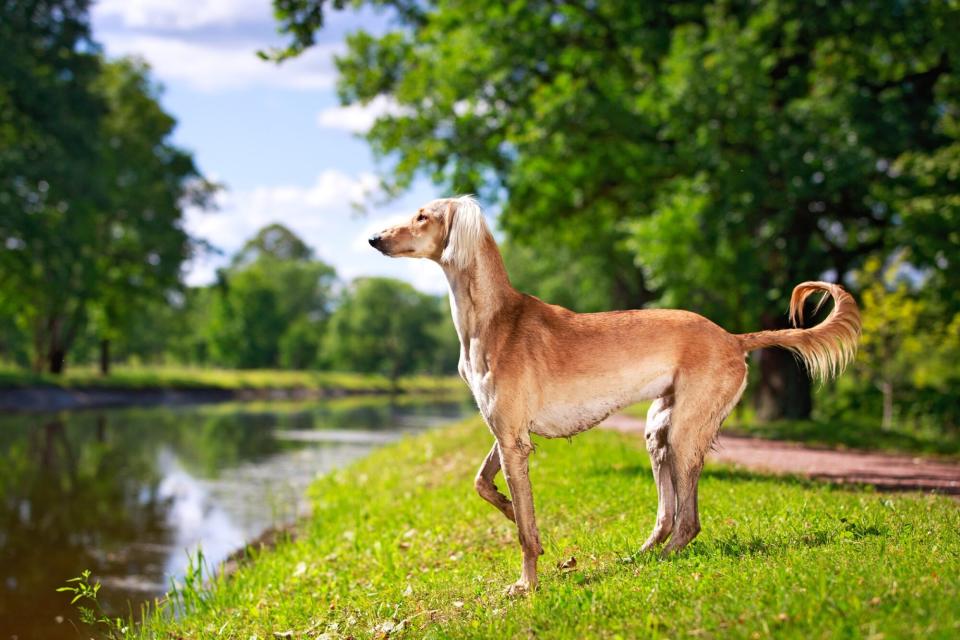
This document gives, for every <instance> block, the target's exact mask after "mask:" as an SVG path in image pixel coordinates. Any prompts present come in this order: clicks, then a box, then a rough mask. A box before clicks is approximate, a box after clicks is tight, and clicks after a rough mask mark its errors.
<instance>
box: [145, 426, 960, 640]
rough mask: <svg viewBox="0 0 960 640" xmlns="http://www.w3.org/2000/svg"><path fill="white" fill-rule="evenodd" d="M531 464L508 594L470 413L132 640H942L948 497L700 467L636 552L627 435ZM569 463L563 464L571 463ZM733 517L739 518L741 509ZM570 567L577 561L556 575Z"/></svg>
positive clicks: (317, 491)
mask: <svg viewBox="0 0 960 640" xmlns="http://www.w3.org/2000/svg"><path fill="white" fill-rule="evenodd" d="M537 444H538V446H537V453H536V454H535V455H534V456H533V457H532V458H531V476H532V478H533V482H534V487H535V491H536V496H537V514H538V518H539V523H540V531H541V539H542V541H543V544H544V548H545V552H546V553H545V554H544V555H543V556H542V558H541V562H540V566H541V584H540V588H539V590H538V591H537V592H536V593H534V594H532V595H531V596H529V597H525V598H519V599H517V598H509V597H507V596H505V595H504V594H503V587H504V586H505V585H506V584H508V583H510V582H512V581H513V580H515V579H516V574H517V571H519V555H520V554H519V549H518V546H517V542H516V528H515V526H514V525H513V523H511V522H508V521H507V520H506V519H504V518H503V517H502V516H501V515H500V514H499V513H498V512H496V511H495V510H494V509H493V508H491V507H490V505H489V504H487V503H486V502H484V501H483V500H481V499H480V498H479V497H477V495H476V493H475V492H474V490H473V482H472V480H473V475H474V474H475V473H476V465H477V464H478V463H479V461H480V460H482V459H483V456H484V455H485V454H486V452H487V450H488V449H489V445H490V434H489V432H488V430H487V429H486V427H485V426H484V425H483V424H482V422H481V421H480V420H479V419H474V420H471V421H469V422H468V423H466V424H463V425H460V426H457V427H453V428H449V429H444V430H441V431H435V432H431V433H428V434H425V435H423V436H420V437H417V438H411V439H407V440H405V441H403V442H400V443H398V444H396V445H392V446H389V447H386V448H384V449H381V450H380V451H377V452H375V453H374V454H372V455H371V456H370V457H369V458H367V459H364V460H362V461H360V462H359V463H358V464H356V465H354V466H353V467H352V468H349V469H346V470H343V471H341V472H337V473H334V474H331V475H330V476H327V477H325V478H322V479H321V480H319V481H318V482H317V483H316V484H315V486H314V487H313V489H312V496H313V501H314V511H313V515H312V516H311V518H310V520H309V521H307V522H306V523H304V524H303V526H302V527H301V535H300V536H299V538H298V539H297V540H296V541H295V542H287V543H282V544H281V545H280V546H279V547H278V548H277V549H275V550H272V551H265V552H263V553H260V554H258V555H256V556H254V558H253V559H252V561H251V562H249V563H247V564H246V565H245V566H243V567H241V568H240V570H239V571H238V573H236V574H235V575H234V576H232V577H231V578H230V579H229V580H223V581H217V582H216V583H215V584H213V585H212V587H211V590H210V592H209V594H208V597H207V598H206V600H205V601H204V602H203V604H202V605H201V606H199V607H197V608H196V609H194V610H192V611H191V612H189V613H188V614H187V615H185V616H182V617H180V618H177V619H172V618H170V617H169V616H162V615H161V616H156V617H152V618H150V619H149V620H148V621H147V622H146V624H145V626H144V627H142V628H140V629H137V630H136V636H137V637H142V638H155V637H167V636H172V637H178V636H182V637H191V636H195V635H203V634H204V633H207V631H206V630H210V629H212V630H215V631H219V632H220V633H221V635H222V636H224V637H244V638H246V637H249V636H250V635H252V634H257V636H258V637H261V638H263V637H267V638H269V637H271V636H272V635H274V634H281V635H282V634H284V633H286V632H288V631H289V632H292V635H293V636H294V637H296V636H298V635H304V636H309V637H313V636H322V634H327V635H328V636H329V637H333V638H338V637H349V636H354V637H358V638H359V637H365V636H368V635H373V636H377V635H386V631H385V630H387V629H389V630H390V633H389V635H390V636H391V637H393V636H398V637H416V638H514V637H530V636H536V637H538V638H617V637H621V638H639V637H651V638H677V637H702V636H706V637H737V638H740V637H743V638H750V637H766V636H770V635H776V636H777V637H786V638H826V637H864V636H868V635H870V634H872V633H878V632H880V631H882V632H883V633H884V634H885V635H887V636H889V637H916V636H923V637H950V636H951V635H956V632H957V631H958V629H960V619H958V613H957V612H958V611H960V578H958V576H960V566H958V558H960V554H958V551H960V538H958V536H957V534H956V531H957V528H958V527H960V511H958V510H957V508H956V505H955V504H953V503H952V501H951V500H949V499H948V498H944V497H935V496H920V495H884V494H877V493H875V492H872V491H869V490H859V489H849V488H848V489H837V488H833V487H830V486H827V485H824V484H818V483H814V482H807V481H802V480H798V479H793V478H773V477H765V476H759V475H754V474H750V473H745V472H742V471H735V470H732V469H730V468H727V467H721V466H708V468H707V470H706V473H705V474H704V477H703V480H702V481H701V501H700V503H701V507H702V519H703V532H702V533H701V534H700V536H699V537H698V538H697V539H696V540H695V541H694V542H693V543H692V545H691V546H690V547H689V548H688V549H687V550H685V551H684V552H682V553H681V554H679V555H677V556H674V557H671V558H669V559H667V560H665V561H661V560H659V559H658V558H656V557H654V556H639V555H636V551H637V548H638V547H639V545H640V543H641V542H642V540H643V537H644V535H645V533H646V530H647V527H648V526H652V524H653V520H654V519H655V514H656V489H655V487H654V485H653V482H652V480H651V476H650V468H649V465H648V463H647V453H646V450H645V449H644V444H643V440H642V438H637V437H636V436H630V435H623V434H618V433H612V432H600V431H592V432H589V433H586V434H583V435H581V436H579V437H577V438H576V439H575V440H574V441H573V443H572V444H568V443H567V442H566V441H563V440H559V441H558V440H547V441H538V443H537ZM571 470H573V472H572V471H571ZM745 505H749V508H745ZM571 556H573V557H575V558H576V561H577V562H576V567H575V568H574V569H573V570H565V569H561V568H559V567H558V565H559V564H560V563H561V562H563V561H565V560H567V559H569V558H570V557H571Z"/></svg>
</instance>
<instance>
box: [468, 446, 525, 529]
mask: <svg viewBox="0 0 960 640" xmlns="http://www.w3.org/2000/svg"><path fill="white" fill-rule="evenodd" d="M498 471H500V446H499V445H498V444H497V443H496V442H494V443H493V447H492V448H491V449H490V453H488V454H487V457H486V458H484V460H483V464H481V465H480V470H479V471H478V472H477V477H476V479H475V480H474V481H473V486H474V487H475V488H476V490H477V493H479V494H480V497H481V498H483V499H484V500H486V501H487V502H489V503H490V504H492V505H493V506H495V507H496V508H497V509H499V510H500V511H501V513H503V515H505V516H506V517H507V519H508V520H511V521H512V522H516V521H517V518H516V516H515V515H514V513H513V503H512V502H510V500H509V499H508V498H507V496H505V495H503V494H502V493H500V491H498V490H497V485H495V484H493V479H494V477H496V475H497V472H498Z"/></svg>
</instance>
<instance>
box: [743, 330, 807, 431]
mask: <svg viewBox="0 0 960 640" xmlns="http://www.w3.org/2000/svg"><path fill="white" fill-rule="evenodd" d="M770 325H772V326H770ZM763 327H764V329H767V330H771V329H783V328H785V326H782V325H781V324H780V323H778V322H777V321H768V320H767V319H764V322H763ZM759 366H760V383H759V384H758V385H757V391H756V393H755V395H754V399H753V403H754V408H755V409H756V412H757V419H758V420H761V421H764V422H766V421H770V420H783V419H787V420H804V419H807V418H809V417H810V412H811V411H812V410H813V398H812V395H811V391H812V388H811V384H810V377H809V376H808V375H807V372H806V370H804V368H803V365H801V364H800V363H799V362H797V359H796V358H795V357H794V356H793V354H792V353H790V352H789V351H787V350H786V349H780V348H777V347H774V348H769V349H761V350H760V358H759Z"/></svg>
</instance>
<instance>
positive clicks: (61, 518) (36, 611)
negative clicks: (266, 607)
mask: <svg viewBox="0 0 960 640" xmlns="http://www.w3.org/2000/svg"><path fill="white" fill-rule="evenodd" d="M470 410H471V405H470V404H469V402H467V401H465V400H459V399H446V400H443V399H439V400H438V399H428V398H409V397H401V398H388V397H352V398H344V399H335V400H323V401H313V402H307V403H303V402H299V403H285V402H264V403H229V404H216V405H196V406H181V407H170V408H149V409H111V410H102V411H101V410H98V411H79V412H73V413H60V414H49V415H46V414H32V415H13V416H0V640H7V639H8V638H17V640H27V639H33V638H38V639H39V638H43V639H45V640H57V639H58V638H70V639H74V638H77V637H81V636H80V635H79V634H78V632H77V628H75V626H74V625H75V624H76V625H77V626H78V627H79V626H80V625H79V623H77V622H76V615H75V612H74V611H73V610H72V609H71V607H70V606H69V599H70V598H69V596H68V594H64V593H57V592H56V588H57V587H59V586H62V585H63V584H64V582H65V581H66V579H67V578H71V577H73V576H76V575H78V574H79V573H80V571H82V570H83V569H90V570H91V571H92V572H93V575H94V577H95V578H96V579H97V580H99V581H100V582H101V583H102V584H103V588H102V590H101V601H102V602H103V604H104V605H105V607H106V608H107V609H108V611H110V612H112V613H114V614H116V613H120V614H125V613H127V612H129V611H133V612H137V611H139V608H140V604H141V603H143V602H148V601H151V600H152V599H153V598H155V597H157V596H159V595H162V594H163V593H164V592H165V591H167V589H168V586H169V584H170V580H177V579H179V578H180V577H182V575H183V572H184V569H185V568H186V566H187V563H188V558H189V556H190V555H191V554H195V553H196V551H197V549H202V550H203V554H204V556H205V557H206V559H207V561H208V562H209V563H210V564H211V565H212V566H216V564H218V563H219V562H220V561H222V560H223V559H224V558H225V557H226V556H227V555H229V554H230V553H231V552H232V551H234V550H236V549H237V548H239V547H241V546H242V545H243V544H244V542H245V541H247V540H250V539H252V538H254V537H256V536H257V535H259V534H260V533H262V532H263V531H264V530H265V529H267V528H269V527H271V526H277V525H282V524H285V523H289V522H291V521H293V520H295V519H296V518H297V517H298V516H301V515H304V514H306V513H307V512H308V509H309V503H308V500H307V498H306V492H305V490H306V488H307V486H308V485H309V484H310V482H311V481H312V480H313V479H315V478H316V477H317V476H318V475H320V474H323V473H326V472H328V471H330V470H331V469H334V468H337V467H340V466H343V465H345V464H347V463H349V462H350V461H352V460H355V459H357V458H359V457H361V456H363V455H365V454H367V453H369V452H370V451H371V450H372V449H373V448H375V447H377V446H381V445H383V444H385V443H387V442H390V441H392V440H395V439H397V438H400V437H402V436H403V435H405V434H409V433H415V432H418V431H422V430H424V429H428V428H431V427H434V426H437V425H440V424H445V423H449V422H451V421H453V420H456V419H458V418H460V417H462V416H463V415H465V414H466V413H467V412H469V411H470ZM82 637H89V634H86V635H83V636H82Z"/></svg>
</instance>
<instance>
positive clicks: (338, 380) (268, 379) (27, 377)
mask: <svg viewBox="0 0 960 640" xmlns="http://www.w3.org/2000/svg"><path fill="white" fill-rule="evenodd" d="M28 386H52V387H63V388H98V387H99V388H110V389H132V390H140V389H230V390H240V389H324V390H340V391H375V392H386V391H390V390H391V384H390V380H389V379H388V378H386V377H385V376H380V375H375V374H365V373H341V372H334V371H283V370H273V369H252V370H237V369H195V368H189V367H115V368H114V369H113V370H112V371H111V373H110V375H108V376H101V375H100V373H99V372H98V371H96V370H95V369H93V368H84V367H72V368H69V369H67V372H66V373H64V374H63V375H61V376H54V375H51V374H37V373H33V372H30V371H24V370H22V369H10V368H6V369H0V388H18V387H28ZM399 388H400V390H401V391H449V390H454V389H455V390H461V389H462V388H463V382H462V381H461V380H460V379H459V378H458V377H456V376H445V377H434V376H408V377H404V378H401V379H400V382H399Z"/></svg>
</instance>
